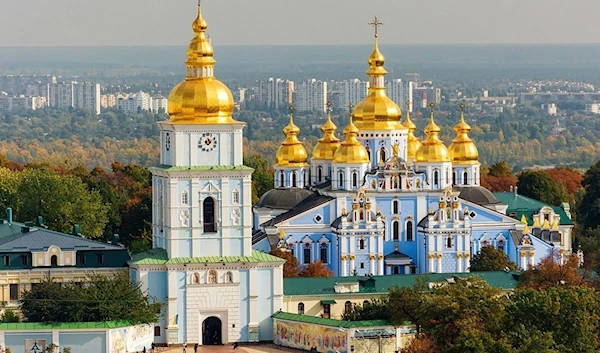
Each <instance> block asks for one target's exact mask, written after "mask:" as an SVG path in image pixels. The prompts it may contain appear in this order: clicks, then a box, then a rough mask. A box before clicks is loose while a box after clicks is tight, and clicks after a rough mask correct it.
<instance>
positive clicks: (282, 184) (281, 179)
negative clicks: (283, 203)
mask: <svg viewBox="0 0 600 353" xmlns="http://www.w3.org/2000/svg"><path fill="white" fill-rule="evenodd" d="M279 186H280V187H282V188H283V187H285V174H283V170H282V171H280V172H279Z"/></svg>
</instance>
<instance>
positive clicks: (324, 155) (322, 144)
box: [312, 112, 340, 160]
mask: <svg viewBox="0 0 600 353" xmlns="http://www.w3.org/2000/svg"><path fill="white" fill-rule="evenodd" d="M336 130H337V126H335V124H334V123H333V121H331V112H327V121H325V123H324V124H323V126H321V131H323V137H322V138H321V139H319V142H318V143H317V145H316V146H315V148H314V149H313V155H312V158H313V159H325V160H332V159H333V155H334V154H335V151H336V150H337V149H338V148H339V147H340V139H338V138H337V137H335V131H336Z"/></svg>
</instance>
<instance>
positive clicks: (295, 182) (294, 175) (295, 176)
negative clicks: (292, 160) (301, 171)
mask: <svg viewBox="0 0 600 353" xmlns="http://www.w3.org/2000/svg"><path fill="white" fill-rule="evenodd" d="M297 186H298V173H296V172H293V173H292V187H294V188H295V187H297Z"/></svg>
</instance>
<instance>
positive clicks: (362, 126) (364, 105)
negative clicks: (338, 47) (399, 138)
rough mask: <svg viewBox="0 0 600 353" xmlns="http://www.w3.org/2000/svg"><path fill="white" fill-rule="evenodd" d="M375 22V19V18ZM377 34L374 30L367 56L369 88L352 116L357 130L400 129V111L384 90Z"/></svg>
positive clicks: (383, 58) (383, 60)
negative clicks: (372, 41)
mask: <svg viewBox="0 0 600 353" xmlns="http://www.w3.org/2000/svg"><path fill="white" fill-rule="evenodd" d="M375 22H377V19H376V20H375ZM377 38H378V35H377V31H375V49H374V50H373V52H372V53H371V55H370V56H369V69H368V70H367V72H366V74H367V75H369V89H368V92H367V96H366V97H365V99H363V100H362V101H361V102H360V103H358V104H357V105H356V107H355V108H354V111H353V113H352V116H353V118H354V123H355V124H356V126H357V127H358V129H359V130H361V131H363V130H402V129H405V127H404V126H403V125H402V123H401V122H400V117H401V116H402V112H401V110H400V107H398V104H396V103H394V101H392V100H391V99H390V98H389V97H388V96H387V94H386V92H385V81H384V76H385V75H386V74H387V71H386V70H385V68H384V67H383V64H384V63H385V57H384V56H383V54H382V53H381V52H380V51H379V44H378V40H377Z"/></svg>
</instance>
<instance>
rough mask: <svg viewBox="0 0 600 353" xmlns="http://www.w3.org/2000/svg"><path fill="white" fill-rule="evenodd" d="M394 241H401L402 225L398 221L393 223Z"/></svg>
mask: <svg viewBox="0 0 600 353" xmlns="http://www.w3.org/2000/svg"><path fill="white" fill-rule="evenodd" d="M392 240H393V241H399V240H400V223H399V222H398V221H394V222H392Z"/></svg>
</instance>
